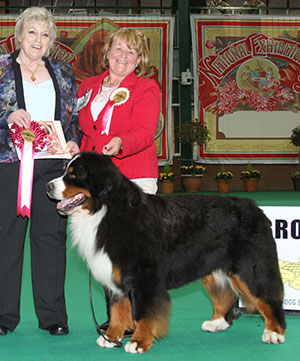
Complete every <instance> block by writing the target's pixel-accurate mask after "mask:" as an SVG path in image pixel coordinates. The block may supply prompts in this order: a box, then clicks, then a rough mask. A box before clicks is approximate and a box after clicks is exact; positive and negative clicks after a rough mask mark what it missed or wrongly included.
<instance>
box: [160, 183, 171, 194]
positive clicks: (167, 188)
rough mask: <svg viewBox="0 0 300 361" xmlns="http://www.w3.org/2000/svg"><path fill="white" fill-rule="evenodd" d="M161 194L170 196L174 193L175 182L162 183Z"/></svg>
mask: <svg viewBox="0 0 300 361" xmlns="http://www.w3.org/2000/svg"><path fill="white" fill-rule="evenodd" d="M160 189H161V192H162V193H165V194H170V193H173V192H174V182H173V181H171V180H164V181H162V182H161V187H160Z"/></svg>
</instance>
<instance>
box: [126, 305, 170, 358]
mask: <svg viewBox="0 0 300 361" xmlns="http://www.w3.org/2000/svg"><path fill="white" fill-rule="evenodd" d="M170 309H171V305H170V301H169V300H165V302H163V303H161V304H160V308H159V310H153V312H151V310H150V312H149V314H150V316H149V317H145V318H142V319H141V320H139V321H138V322H136V326H135V331H134V333H133V335H132V338H131V340H130V341H129V342H128V344H127V349H128V350H129V349H131V351H130V352H132V346H133V347H135V349H136V351H137V352H142V353H144V352H147V351H148V350H149V349H150V348H151V346H152V344H153V342H154V338H155V337H156V338H162V337H164V336H166V335H167V333H168V328H169V315H170ZM129 344H131V345H129Z"/></svg>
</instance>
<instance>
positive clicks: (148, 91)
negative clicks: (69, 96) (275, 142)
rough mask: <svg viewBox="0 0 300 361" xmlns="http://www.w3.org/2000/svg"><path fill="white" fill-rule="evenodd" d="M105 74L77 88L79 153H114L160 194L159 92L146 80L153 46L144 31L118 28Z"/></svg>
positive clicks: (122, 166) (132, 175)
mask: <svg viewBox="0 0 300 361" xmlns="http://www.w3.org/2000/svg"><path fill="white" fill-rule="evenodd" d="M102 62H103V66H104V68H108V69H107V70H106V71H105V72H104V73H103V74H101V75H98V76H94V77H91V78H88V79H85V80H84V81H83V82H82V84H81V86H80V89H79V93H78V95H79V98H80V99H79V104H80V105H79V108H80V111H79V124H80V127H81V130H82V132H83V139H82V143H81V148H80V150H81V151H95V152H98V153H103V154H107V155H110V156H111V157H112V160H113V162H114V163H115V164H116V166H117V167H118V168H119V170H120V171H121V172H122V173H123V174H124V175H125V176H126V177H127V178H129V179H131V180H132V181H134V182H136V183H137V184H138V185H140V187H141V188H142V189H143V190H144V191H145V192H147V193H156V191H157V176H158V161H157V156H156V146H155V142H154V135H155V131H156V128H157V124H158V119H159V112H160V103H161V94H160V90H159V87H158V85H157V84H156V83H155V81H153V80H151V79H149V78H144V77H143V75H144V73H145V70H146V68H147V67H148V65H149V50H148V47H147V42H146V38H145V37H144V35H143V34H142V33H141V32H139V31H136V30H134V29H127V28H119V29H117V30H115V31H113V32H112V33H110V34H109V35H108V37H107V40H106V43H105V45H104V49H103V58H102Z"/></svg>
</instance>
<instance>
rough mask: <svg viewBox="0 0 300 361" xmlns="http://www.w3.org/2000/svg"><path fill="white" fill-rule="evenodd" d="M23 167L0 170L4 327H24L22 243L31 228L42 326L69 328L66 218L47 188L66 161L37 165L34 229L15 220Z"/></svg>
mask: <svg viewBox="0 0 300 361" xmlns="http://www.w3.org/2000/svg"><path fill="white" fill-rule="evenodd" d="M19 164H20V163H19V162H16V163H9V164H5V163H1V164H0V202H1V206H0V326H6V327H7V328H8V329H9V330H10V331H13V330H14V329H15V328H16V326H17V325H18V323H19V322H20V293H21V280H22V266H23V253H24V241H25V238H26V232H27V227H28V224H30V233H29V235H30V251H31V275H32V286H33V296H34V306H35V312H36V315H37V318H38V320H39V324H38V326H39V327H40V328H46V327H48V326H50V325H53V324H61V325H66V324H67V312H66V305H65V295H64V283H65V269H66V227H67V219H66V217H63V216H60V215H59V214H58V212H57V210H56V202H55V201H52V200H50V199H49V198H48V196H47V194H46V191H45V185H46V183H47V182H48V181H49V180H51V179H53V178H56V177H58V176H60V175H61V174H62V166H63V161H62V160H56V159H55V160H54V159H51V160H49V159H48V160H35V165H34V179H33V190H32V204H31V216H30V223H29V222H28V218H27V217H25V218H23V217H21V216H17V193H18V191H17V190H18V178H19Z"/></svg>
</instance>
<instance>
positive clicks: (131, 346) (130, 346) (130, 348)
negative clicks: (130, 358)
mask: <svg viewBox="0 0 300 361" xmlns="http://www.w3.org/2000/svg"><path fill="white" fill-rule="evenodd" d="M125 351H126V352H130V353H144V352H146V351H145V350H144V349H143V348H142V347H139V345H138V342H136V341H133V342H131V341H128V342H127V343H126V345H125Z"/></svg>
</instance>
